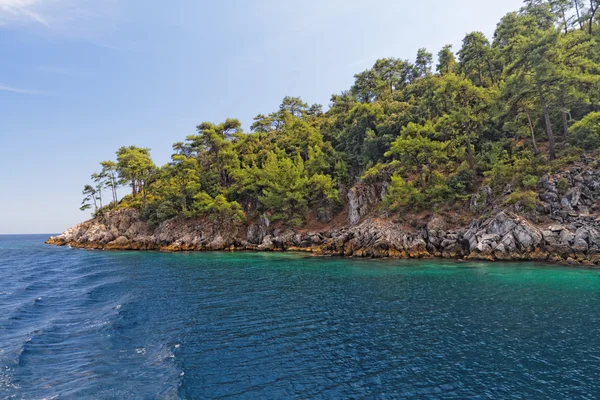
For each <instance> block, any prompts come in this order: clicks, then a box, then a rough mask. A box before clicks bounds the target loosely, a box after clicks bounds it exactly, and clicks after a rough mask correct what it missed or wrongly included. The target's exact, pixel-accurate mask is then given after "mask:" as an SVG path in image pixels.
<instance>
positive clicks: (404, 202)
mask: <svg viewBox="0 0 600 400" xmlns="http://www.w3.org/2000/svg"><path fill="white" fill-rule="evenodd" d="M424 203H425V195H424V194H423V193H422V192H421V191H420V190H419V189H417V188H416V187H415V186H414V185H413V184H412V183H410V182H408V183H407V182H405V181H404V179H402V177H400V176H399V175H397V174H395V175H394V176H392V182H391V183H390V185H389V186H388V190H387V193H386V194H385V197H384V198H383V202H382V205H383V207H384V208H386V209H388V210H391V211H398V210H400V209H402V208H410V209H419V208H421V207H422V206H423V204H424Z"/></svg>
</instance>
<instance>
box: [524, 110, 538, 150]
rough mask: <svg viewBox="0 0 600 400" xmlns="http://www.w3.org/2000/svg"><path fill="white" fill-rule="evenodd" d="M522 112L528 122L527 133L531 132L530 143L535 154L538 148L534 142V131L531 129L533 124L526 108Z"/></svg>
mask: <svg viewBox="0 0 600 400" xmlns="http://www.w3.org/2000/svg"><path fill="white" fill-rule="evenodd" d="M523 110H524V111H525V115H527V122H529V131H530V132H531V141H532V142H533V152H534V153H535V154H537V153H538V147H537V143H536V141H535V130H534V129H533V123H532V122H531V115H529V111H527V108H525V107H523Z"/></svg>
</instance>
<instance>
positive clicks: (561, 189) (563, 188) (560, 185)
mask: <svg viewBox="0 0 600 400" xmlns="http://www.w3.org/2000/svg"><path fill="white" fill-rule="evenodd" d="M556 190H558V193H559V194H561V195H563V194H565V193H567V190H569V180H568V179H567V178H560V179H559V180H558V182H556Z"/></svg>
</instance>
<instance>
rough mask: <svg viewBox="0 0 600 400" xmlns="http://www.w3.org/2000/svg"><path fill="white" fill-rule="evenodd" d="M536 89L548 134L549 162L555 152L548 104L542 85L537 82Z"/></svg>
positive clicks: (553, 157)
mask: <svg viewBox="0 0 600 400" xmlns="http://www.w3.org/2000/svg"><path fill="white" fill-rule="evenodd" d="M537 89H538V93H539V95H540V101H541V103H542V109H543V110H544V121H545V122H546V133H547V134H548V155H549V158H550V161H552V160H554V159H555V158H556V152H555V149H554V134H553V133H552V122H551V121H550V111H549V110H548V103H546V96H544V90H543V88H542V84H541V83H540V82H539V81H538V82H537Z"/></svg>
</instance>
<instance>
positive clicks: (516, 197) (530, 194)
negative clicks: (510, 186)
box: [505, 190, 538, 210]
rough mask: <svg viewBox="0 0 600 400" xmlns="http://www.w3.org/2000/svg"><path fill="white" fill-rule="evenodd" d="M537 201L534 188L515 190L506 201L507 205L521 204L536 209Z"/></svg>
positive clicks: (528, 208) (526, 207) (527, 208)
mask: <svg viewBox="0 0 600 400" xmlns="http://www.w3.org/2000/svg"><path fill="white" fill-rule="evenodd" d="M537 203H538V201H537V195H536V194H535V192H534V191H532V190H526V191H517V192H513V193H511V194H510V195H509V196H508V197H507V198H506V201H505V204H507V205H514V206H517V207H519V206H520V207H523V208H524V209H526V210H535V206H536V205H537Z"/></svg>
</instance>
